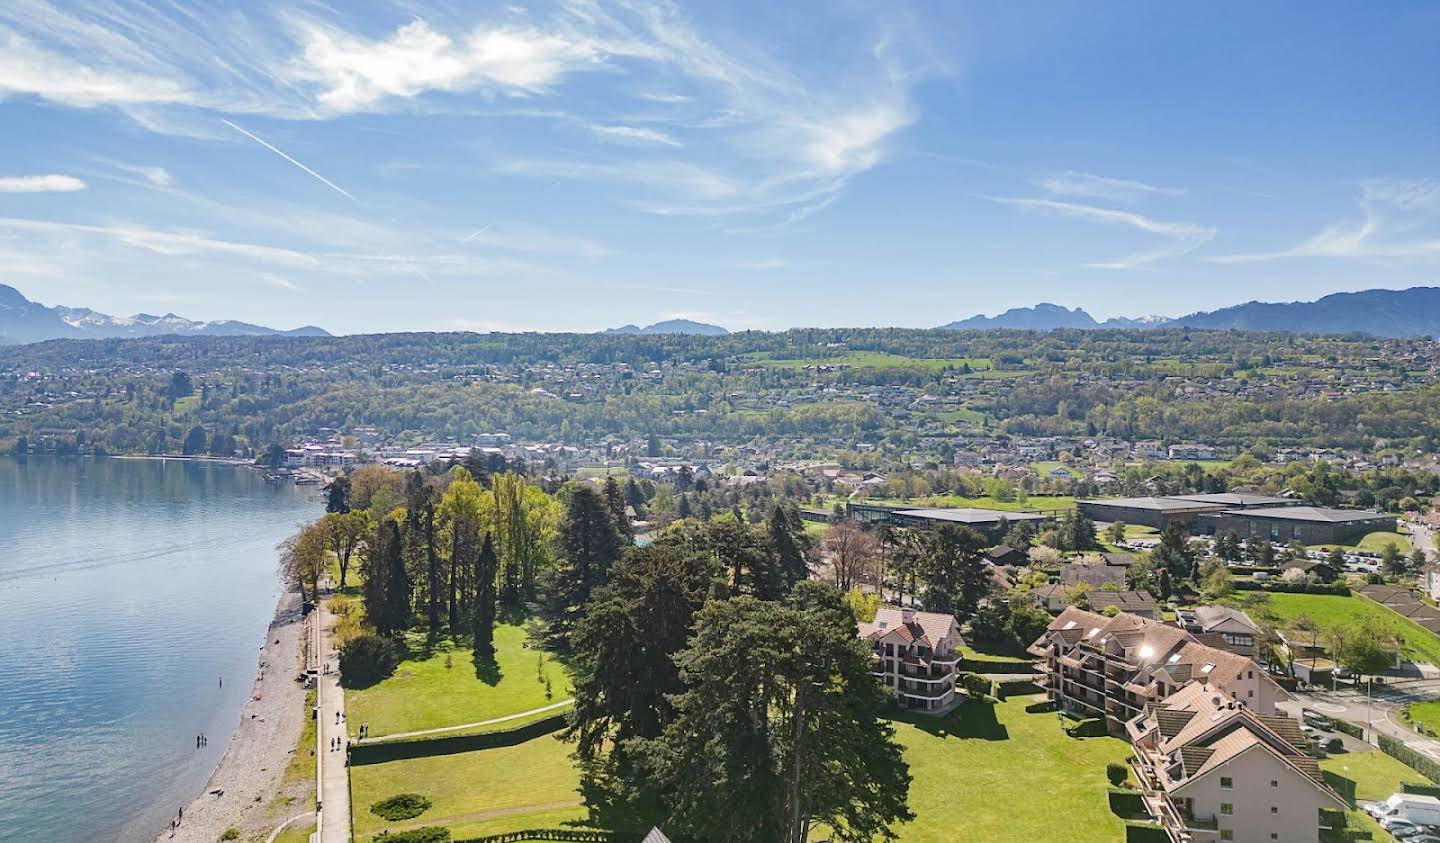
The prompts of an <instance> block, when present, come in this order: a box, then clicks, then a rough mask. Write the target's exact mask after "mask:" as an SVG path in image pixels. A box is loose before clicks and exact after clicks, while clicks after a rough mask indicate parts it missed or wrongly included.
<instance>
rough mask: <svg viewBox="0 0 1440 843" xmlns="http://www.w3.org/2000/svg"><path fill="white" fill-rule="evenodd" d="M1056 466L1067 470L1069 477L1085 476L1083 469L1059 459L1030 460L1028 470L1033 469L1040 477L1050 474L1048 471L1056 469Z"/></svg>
mask: <svg viewBox="0 0 1440 843" xmlns="http://www.w3.org/2000/svg"><path fill="white" fill-rule="evenodd" d="M1057 468H1063V469H1065V470H1066V471H1068V472H1069V473H1070V476H1071V477H1074V478H1076V479H1079V478H1081V477H1084V476H1085V472H1084V470H1083V469H1079V468H1076V467H1075V466H1073V465H1066V464H1065V463H1063V462H1060V461H1058V460H1045V461H1042V462H1032V463H1030V470H1031V471H1034V472H1035V473H1036V474H1038V475H1040V476H1041V477H1042V478H1044V477H1048V476H1049V474H1050V472H1052V471H1054V470H1055V469H1057Z"/></svg>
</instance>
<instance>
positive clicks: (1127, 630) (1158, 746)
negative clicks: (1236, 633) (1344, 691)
mask: <svg viewBox="0 0 1440 843" xmlns="http://www.w3.org/2000/svg"><path fill="white" fill-rule="evenodd" d="M1196 620H1197V621H1198V620H1199V619H1196ZM1205 620H1206V621H1215V622H1217V623H1218V625H1219V626H1221V627H1224V626H1225V625H1226V624H1225V623H1224V622H1223V620H1234V618H1227V619H1221V618H1218V617H1207V618H1206V619H1205ZM1202 634H1203V635H1205V636H1206V637H1207V638H1209V637H1211V636H1212V635H1213V633H1202ZM1222 635H1223V633H1222ZM1214 637H1215V638H1219V637H1220V636H1214ZM1212 640H1213V639H1212ZM1227 643H1228V642H1227ZM1030 653H1031V654H1032V655H1034V656H1035V657H1036V658H1037V659H1038V660H1039V662H1040V667H1041V671H1042V674H1043V676H1044V682H1043V684H1044V686H1045V688H1046V691H1047V693H1048V695H1049V697H1050V699H1052V700H1054V701H1055V703H1056V704H1057V705H1059V706H1060V707H1061V708H1062V709H1064V710H1065V711H1068V712H1070V713H1072V714H1075V715H1077V716H1080V717H1086V718H1092V717H1101V718H1104V720H1105V725H1106V727H1107V729H1108V730H1109V731H1110V733H1111V734H1114V735H1116V736H1121V737H1126V738H1129V740H1130V741H1131V743H1132V744H1134V747H1135V758H1134V760H1133V761H1132V764H1133V765H1134V768H1135V776H1136V778H1137V780H1138V781H1139V782H1140V786H1141V791H1142V794H1143V796H1144V800H1145V805H1146V808H1147V810H1148V811H1149V812H1150V814H1151V815H1152V816H1153V817H1155V818H1156V819H1157V820H1158V821H1159V822H1160V823H1161V825H1162V826H1164V827H1165V829H1166V833H1167V834H1168V835H1169V837H1170V840H1171V841H1172V843H1211V841H1258V842H1259V843H1264V841H1269V840H1284V841H1318V840H1319V836H1320V829H1321V827H1322V825H1323V824H1324V819H1323V815H1322V814H1321V810H1322V809H1329V810H1344V808H1345V803H1344V801H1343V800H1342V799H1341V798H1340V797H1339V796H1338V795H1337V794H1336V793H1335V792H1334V791H1333V790H1331V789H1330V788H1328V787H1327V786H1326V785H1325V783H1324V780H1323V778H1322V777H1321V776H1320V768H1319V767H1318V765H1317V764H1316V762H1315V760H1314V759H1313V758H1311V757H1310V756H1309V755H1308V754H1306V739H1305V735H1304V733H1303V732H1302V731H1301V729H1300V724H1299V723H1298V722H1297V721H1295V720H1293V719H1291V718H1289V717H1287V716H1285V715H1284V714H1282V713H1281V712H1280V711H1279V710H1278V709H1277V708H1276V703H1279V702H1283V701H1286V700H1288V699H1289V698H1290V697H1289V694H1287V693H1286V692H1285V690H1284V689H1282V688H1281V687H1280V686H1279V685H1277V684H1276V683H1275V681H1274V680H1273V679H1272V678H1271V677H1270V676H1269V675H1268V674H1266V673H1265V671H1264V670H1263V669H1261V668H1260V666H1259V665H1257V664H1256V663H1255V662H1254V661H1253V660H1252V659H1250V658H1248V657H1246V656H1243V655H1240V654H1237V653H1234V652H1230V651H1228V650H1225V649H1221V648H1219V647H1213V646H1210V645H1208V644H1205V643H1203V642H1201V641H1200V640H1199V639H1198V638H1197V637H1196V635H1195V634H1193V633H1191V632H1189V631H1187V630H1186V629H1183V628H1181V627H1179V626H1172V625H1170V624H1167V623H1162V622H1160V621H1157V620H1152V619H1150V618H1142V617H1137V616H1135V615H1128V614H1125V613H1121V614H1118V615H1116V616H1115V617H1113V618H1109V617H1106V616H1104V615H1098V614H1095V613H1094V612H1088V611H1085V610H1083V609H1077V608H1074V607H1071V608H1068V609H1066V610H1065V611H1063V612H1061V613H1060V615H1059V617H1057V618H1056V619H1055V620H1054V621H1053V622H1051V624H1050V626H1049V627H1048V628H1047V629H1046V631H1045V634H1044V635H1043V636H1041V637H1040V639H1039V640H1038V641H1036V642H1035V643H1034V644H1033V645H1032V646H1031V647H1030Z"/></svg>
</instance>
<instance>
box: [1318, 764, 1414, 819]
mask: <svg viewBox="0 0 1440 843" xmlns="http://www.w3.org/2000/svg"><path fill="white" fill-rule="evenodd" d="M1320 769H1321V770H1322V771H1324V773H1325V783H1326V784H1328V785H1330V786H1331V787H1332V788H1334V789H1335V792H1336V793H1339V794H1340V795H1341V796H1343V797H1345V800H1346V801H1347V802H1349V803H1350V804H1351V806H1352V808H1353V806H1354V804H1355V800H1357V799H1363V800H1366V801H1375V800H1380V799H1384V798H1386V797H1388V796H1389V795H1390V794H1392V793H1395V792H1396V791H1398V790H1400V783H1401V782H1402V781H1424V780H1425V777H1424V776H1422V775H1420V774H1419V773H1417V772H1415V771H1414V770H1412V769H1410V768H1409V767H1407V766H1405V765H1404V764H1401V763H1400V762H1399V761H1396V760H1395V759H1394V758H1391V757H1390V756H1388V755H1386V754H1385V753H1383V752H1381V751H1380V750H1378V749H1376V750H1371V751H1370V752H1357V753H1342V754H1340V755H1332V756H1330V757H1329V758H1325V759H1323V760H1321V762H1320ZM1349 813H1350V828H1351V829H1352V830H1356V829H1360V830H1363V831H1369V832H1371V835H1370V839H1372V840H1388V839H1390V835H1389V834H1388V833H1386V832H1385V831H1383V830H1382V829H1381V828H1380V826H1379V825H1378V824H1377V823H1376V822H1375V821H1374V820H1373V819H1371V818H1370V815H1369V814H1367V813H1365V812H1364V811H1361V810H1358V809H1355V810H1351V811H1350V812H1349Z"/></svg>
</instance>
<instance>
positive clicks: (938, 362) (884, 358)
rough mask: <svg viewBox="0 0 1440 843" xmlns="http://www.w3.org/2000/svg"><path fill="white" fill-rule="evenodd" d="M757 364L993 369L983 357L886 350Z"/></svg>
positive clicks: (764, 360) (760, 360) (762, 360)
mask: <svg viewBox="0 0 1440 843" xmlns="http://www.w3.org/2000/svg"><path fill="white" fill-rule="evenodd" d="M754 363H755V364H756V365H758V366H768V367H770V368H774V369H803V368H805V367H807V366H849V367H851V368H854V369H927V370H930V371H939V370H941V369H959V368H960V367H961V366H964V365H967V364H968V365H969V366H970V369H971V370H972V371H976V372H979V371H986V370H989V369H991V368H993V367H992V365H991V363H990V360H989V359H987V358H984V357H904V356H902V355H899V354H890V353H888V352H884V351H851V352H848V353H846V354H841V355H837V356H835V357H801V358H790V359H780V358H768V357H764V356H761V357H760V358H758V359H756V360H755V361H754Z"/></svg>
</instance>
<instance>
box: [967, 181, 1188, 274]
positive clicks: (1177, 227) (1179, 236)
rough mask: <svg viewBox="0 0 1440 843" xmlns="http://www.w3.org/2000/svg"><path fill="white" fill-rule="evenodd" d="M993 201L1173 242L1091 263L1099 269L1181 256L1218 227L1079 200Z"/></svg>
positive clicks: (1133, 266)
mask: <svg viewBox="0 0 1440 843" xmlns="http://www.w3.org/2000/svg"><path fill="white" fill-rule="evenodd" d="M987 198H989V199H990V200H991V201H994V202H999V203H1001V204H1004V205H1011V206H1014V207H1017V208H1022V209H1026V210H1032V211H1039V212H1041V213H1048V214H1053V215H1057V216H1062V217H1069V218H1072V219H1080V220H1085V221H1087V222H1095V223H1102V224H1104V225H1121V226H1128V227H1130V228H1135V229H1138V230H1140V231H1144V232H1148V233H1150V234H1158V235H1161V236H1163V237H1166V238H1169V239H1170V240H1171V241H1172V243H1171V244H1170V245H1169V246H1166V247H1163V248H1159V249H1148V250H1145V251H1141V252H1136V253H1134V254H1130V255H1126V256H1124V257H1120V258H1115V259H1113V260H1105V261H1096V262H1093V263H1091V264H1089V266H1091V267H1094V268H1096V269H1136V268H1139V267H1142V266H1145V265H1147V264H1150V263H1154V262H1155V261H1158V260H1163V259H1165V258H1173V257H1179V256H1181V255H1184V254H1187V253H1189V252H1192V251H1194V250H1195V249H1197V248H1199V247H1200V246H1201V245H1203V244H1204V243H1206V242H1208V241H1210V240H1212V239H1214V237H1215V235H1216V233H1217V230H1216V229H1215V228H1213V227H1211V226H1207V225H1201V224H1199V223H1192V222H1171V221H1167V220H1157V219H1154V218H1152V217H1147V216H1145V215H1143V214H1137V213H1133V212H1131V211H1120V210H1116V209H1114V208H1101V207H1098V206H1095V205H1084V204H1080V203H1076V202H1060V201H1056V200H1054V199H1030V198H1021V197H1008V196H991V197H987Z"/></svg>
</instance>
